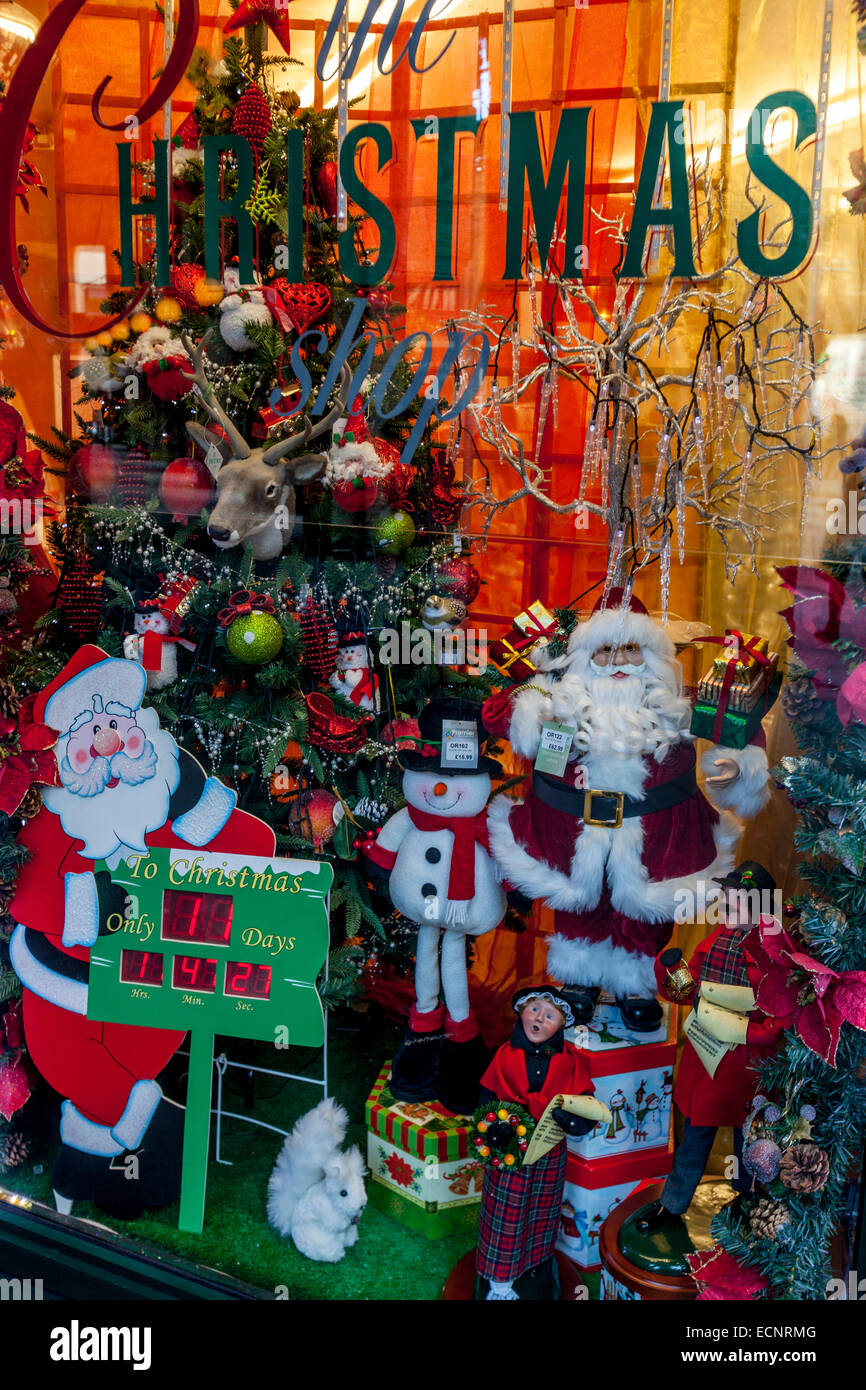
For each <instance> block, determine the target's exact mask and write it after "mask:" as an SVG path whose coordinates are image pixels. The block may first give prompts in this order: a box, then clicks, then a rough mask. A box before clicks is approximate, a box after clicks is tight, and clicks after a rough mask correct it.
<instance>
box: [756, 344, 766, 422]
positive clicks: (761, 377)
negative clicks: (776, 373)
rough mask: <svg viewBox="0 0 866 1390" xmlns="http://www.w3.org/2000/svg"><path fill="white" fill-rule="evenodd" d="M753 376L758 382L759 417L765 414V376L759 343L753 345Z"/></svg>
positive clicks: (762, 355) (762, 354)
mask: <svg viewBox="0 0 866 1390" xmlns="http://www.w3.org/2000/svg"><path fill="white" fill-rule="evenodd" d="M755 376H756V378H757V381H758V403H759V405H760V407H761V415H762V416H764V415H766V414H767V376H766V372H765V370H764V353H763V350H762V348H761V344H760V342H756V343H755Z"/></svg>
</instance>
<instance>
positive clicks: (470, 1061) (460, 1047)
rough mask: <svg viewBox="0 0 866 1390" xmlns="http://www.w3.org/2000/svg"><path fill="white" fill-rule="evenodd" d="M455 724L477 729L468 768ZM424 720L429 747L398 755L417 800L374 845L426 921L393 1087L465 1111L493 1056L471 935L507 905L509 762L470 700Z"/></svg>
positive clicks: (435, 707) (374, 854)
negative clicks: (496, 785) (456, 750)
mask: <svg viewBox="0 0 866 1390" xmlns="http://www.w3.org/2000/svg"><path fill="white" fill-rule="evenodd" d="M455 721H456V722H458V723H460V724H462V725H468V726H469V727H470V728H471V729H472V730H474V734H470V737H469V740H468V742H469V745H470V748H474V758H473V759H470V762H469V763H467V765H466V766H465V767H464V766H461V767H454V766H451V761H452V759H451V758H450V757H449V749H448V748H446V746H445V742H446V735H447V732H448V729H449V726H450V725H452V724H453V723H454V722H455ZM418 725H419V728H420V730H421V737H422V740H423V742H422V744H421V746H420V747H419V748H418V749H407V750H404V751H403V752H402V753H401V754H400V757H399V761H400V765H401V766H402V768H403V769H404V773H403V794H404V796H405V797H406V801H407V802H408V805H407V806H406V807H404V809H403V810H402V811H398V812H397V814H396V815H394V816H392V817H391V819H390V820H389V821H387V822H386V824H385V825H384V826H383V828H382V831H381V833H380V835H379V838H378V840H377V842H376V843H375V845H373V846H372V847H371V848H370V849H368V850H367V851H366V853H367V855H368V857H369V859H370V860H371V861H372V862H373V863H374V864H376V865H378V866H379V867H380V868H381V869H386V870H390V879H389V882H388V891H389V893H390V896H391V901H392V903H393V904H394V906H395V908H396V909H397V911H398V912H401V913H402V914H403V916H404V917H408V918H409V919H410V920H411V921H413V922H417V923H418V946H417V949H416V955H415V961H416V964H415V1003H414V1005H413V1008H412V1012H411V1014H410V1016H409V1027H408V1029H407V1031H406V1034H405V1036H404V1038H403V1041H402V1042H401V1044H400V1046H399V1048H398V1049H397V1053H396V1055H395V1057H394V1065H393V1069H392V1075H391V1092H392V1094H393V1095H394V1096H395V1098H396V1099H398V1100H413V1101H419V1100H432V1099H438V1100H440V1101H441V1102H442V1104H443V1105H444V1106H445V1107H446V1109H448V1110H451V1111H452V1112H454V1113H455V1114H465V1113H467V1112H468V1111H471V1110H473V1109H474V1108H475V1106H476V1104H477V1102H478V1089H479V1086H478V1083H479V1078H480V1075H481V1072H482V1070H483V1068H484V1065H485V1062H486V1057H485V1051H484V1045H483V1042H482V1040H481V1035H480V1033H479V1031H478V1023H477V1021H476V1019H475V1016H474V1014H473V1013H472V1010H471V1008H470V1005H469V987H468V981H467V978H466V938H467V936H483V935H484V933H485V932H489V931H492V930H493V928H494V927H496V926H498V925H499V923H500V922H501V921H502V918H503V917H504V916H505V908H506V901H505V893H504V892H503V889H502V885H501V883H500V881H499V872H498V869H497V867H496V865H495V864H494V863H493V861H492V859H490V857H489V856H488V854H487V850H486V848H485V843H484V836H485V826H486V806H487V801H488V798H489V797H490V793H491V777H492V776H494V775H496V774H498V773H500V772H501V769H500V767H499V764H498V763H496V762H494V761H493V759H492V758H487V757H484V756H483V755H482V752H481V742H482V739H483V736H484V735H483V728H482V725H481V721H480V717H479V714H478V710H477V707H476V706H475V705H473V704H471V703H470V702H468V701H463V700H456V699H441V700H434V701H432V702H431V703H430V704H429V705H428V706H427V707H426V709H424V710H422V712H421V714H420V716H419V719H418ZM449 742H450V740H449ZM473 762H474V765H471V764H472V763H473ZM440 989H441V992H442V995H443V996H444V1004H443V1003H442V1002H440Z"/></svg>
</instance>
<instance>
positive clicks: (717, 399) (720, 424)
mask: <svg viewBox="0 0 866 1390" xmlns="http://www.w3.org/2000/svg"><path fill="white" fill-rule="evenodd" d="M713 412H714V415H715V425H716V447H717V449H718V451H719V453H720V454H721V451H722V435H723V433H724V428H725V369H724V367H723V366H722V363H721V360H720V359H718V358H717V359H716V365H715V368H714V369H713Z"/></svg>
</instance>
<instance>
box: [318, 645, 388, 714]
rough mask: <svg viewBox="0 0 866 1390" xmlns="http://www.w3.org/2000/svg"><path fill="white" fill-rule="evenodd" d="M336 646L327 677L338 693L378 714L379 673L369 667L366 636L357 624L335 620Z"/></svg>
mask: <svg viewBox="0 0 866 1390" xmlns="http://www.w3.org/2000/svg"><path fill="white" fill-rule="evenodd" d="M337 634H338V642H339V646H338V648H337V656H336V663H337V664H336V668H335V670H334V671H333V672H332V673H331V675H330V676H329V677H328V682H329V684H330V685H331V686H333V688H334V690H336V692H337V694H338V695H342V696H343V699H344V700H351V702H352V704H353V705H355V706H356V708H357V709H360V710H364V711H365V712H366V713H367V714H372V713H373V711H374V710H375V712H376V713H377V714H378V712H379V710H380V709H381V702H380V699H379V677H378V676H377V675H376V673H375V671H372V670H371V669H370V653H369V651H368V649H367V639H366V637H365V635H364V632H363V630H362V629H361V627H360V626H357V625H354V624H350V625H349V626H341V624H340V623H339V622H338V624H337Z"/></svg>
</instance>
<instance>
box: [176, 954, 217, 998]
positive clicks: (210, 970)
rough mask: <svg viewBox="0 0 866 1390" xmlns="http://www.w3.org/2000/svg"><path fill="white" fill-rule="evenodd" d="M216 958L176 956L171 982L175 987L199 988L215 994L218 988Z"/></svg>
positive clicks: (203, 991) (201, 991) (202, 991)
mask: <svg viewBox="0 0 866 1390" xmlns="http://www.w3.org/2000/svg"><path fill="white" fill-rule="evenodd" d="M216 966H217V963H216V961H215V960H205V959H204V957H203V956H175V958H174V970H173V972H172V977H171V982H172V984H173V985H174V987H175V989H185V990H197V991H198V992H199V993H200V994H213V993H214V992H215V990H216Z"/></svg>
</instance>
